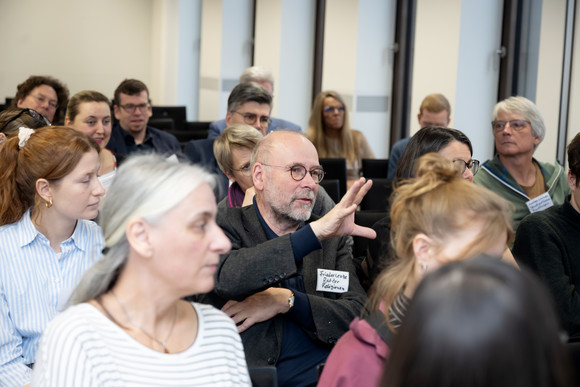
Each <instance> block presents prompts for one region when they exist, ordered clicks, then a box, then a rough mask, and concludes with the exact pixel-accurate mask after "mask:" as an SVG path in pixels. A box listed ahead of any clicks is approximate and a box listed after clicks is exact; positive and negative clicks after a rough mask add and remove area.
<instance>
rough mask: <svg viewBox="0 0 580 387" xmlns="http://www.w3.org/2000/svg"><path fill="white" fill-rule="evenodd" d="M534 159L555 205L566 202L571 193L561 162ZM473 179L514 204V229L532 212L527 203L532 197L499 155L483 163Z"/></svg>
mask: <svg viewBox="0 0 580 387" xmlns="http://www.w3.org/2000/svg"><path fill="white" fill-rule="evenodd" d="M533 160H534V161H535V162H536V163H537V164H538V165H539V166H540V170H541V171H542V174H543V175H544V181H545V183H546V187H545V188H546V192H548V194H549V195H550V197H551V198H552V202H553V203H554V205H558V204H562V203H564V200H565V199H566V196H567V195H569V194H570V187H569V186H568V181H567V179H566V174H565V173H564V168H562V166H561V165H560V164H555V165H554V164H549V163H542V162H539V161H537V160H536V159H533ZM473 181H474V182H475V184H478V185H481V186H483V187H485V188H488V189H490V190H492V191H493V192H495V193H497V194H498V195H500V196H501V197H503V198H504V199H506V200H508V201H509V202H511V203H512V204H513V205H514V213H513V221H514V230H516V229H517V228H518V226H519V224H520V222H521V221H522V219H523V218H524V217H525V216H526V215H528V214H529V213H530V211H529V209H528V206H527V205H526V202H527V201H529V200H530V198H529V197H528V195H526V193H525V192H524V190H523V188H522V187H521V186H520V185H519V184H518V183H517V182H516V180H515V179H514V178H513V177H512V175H510V173H509V172H508V171H507V169H505V167H504V166H503V165H502V163H501V162H500V161H499V158H498V156H497V155H496V156H495V157H494V158H493V159H492V160H487V161H486V162H485V163H483V165H482V166H481V169H480V170H479V172H478V173H477V175H475V177H474V179H473Z"/></svg>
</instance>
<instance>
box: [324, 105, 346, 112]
mask: <svg viewBox="0 0 580 387" xmlns="http://www.w3.org/2000/svg"><path fill="white" fill-rule="evenodd" d="M344 110H345V109H344V106H327V107H325V108H324V109H322V111H324V112H325V113H334V112H335V111H337V112H339V113H342V112H344Z"/></svg>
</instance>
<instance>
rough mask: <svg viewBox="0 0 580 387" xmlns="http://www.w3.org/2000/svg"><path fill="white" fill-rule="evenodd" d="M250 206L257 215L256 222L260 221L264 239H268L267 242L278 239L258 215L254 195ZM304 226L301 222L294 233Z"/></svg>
mask: <svg viewBox="0 0 580 387" xmlns="http://www.w3.org/2000/svg"><path fill="white" fill-rule="evenodd" d="M252 205H253V206H254V210H255V211H256V215H258V220H259V221H260V224H261V225H262V228H263V229H264V232H265V233H266V237H267V238H268V240H270V239H274V238H278V237H279V235H278V234H276V233H275V232H274V231H273V230H272V229H271V228H270V226H268V223H266V221H265V220H264V217H263V216H262V214H261V213H260V210H259V209H258V204H257V203H256V196H255V195H254V198H253V199H252ZM304 224H305V223H304V222H301V223H300V225H299V226H298V228H297V229H296V231H298V230H300V229H301V228H302V227H304ZM296 231H294V232H296Z"/></svg>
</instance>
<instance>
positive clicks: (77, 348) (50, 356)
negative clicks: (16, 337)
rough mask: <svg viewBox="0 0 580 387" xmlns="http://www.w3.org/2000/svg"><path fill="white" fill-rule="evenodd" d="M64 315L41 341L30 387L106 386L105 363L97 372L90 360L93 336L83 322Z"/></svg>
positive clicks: (58, 318) (50, 325)
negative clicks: (69, 319) (67, 318)
mask: <svg viewBox="0 0 580 387" xmlns="http://www.w3.org/2000/svg"><path fill="white" fill-rule="evenodd" d="M64 314H66V312H64V313H63V314H62V315H60V316H58V317H57V318H56V319H54V320H53V321H52V322H51V323H49V325H48V327H47V328H46V330H45V332H44V334H43V336H42V339H41V340H40V345H39V349H38V353H37V356H36V363H35V364H34V373H33V376H32V383H31V386H47V387H49V386H86V387H91V386H102V385H105V384H106V383H103V380H102V378H103V377H104V376H106V373H104V372H103V364H102V362H101V368H100V370H98V371H99V372H97V369H96V367H95V365H94V364H93V359H92V358H91V356H90V352H91V351H90V349H91V347H93V344H94V342H95V341H94V337H93V334H92V333H91V332H90V331H88V330H87V329H86V328H84V327H83V325H85V324H83V323H82V321H80V322H79V321H72V320H71V321H67V320H66V319H64V318H63V317H64ZM91 341H92V342H93V344H91ZM93 352H95V351H93Z"/></svg>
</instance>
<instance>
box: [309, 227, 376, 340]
mask: <svg viewBox="0 0 580 387" xmlns="http://www.w3.org/2000/svg"><path fill="white" fill-rule="evenodd" d="M339 239H340V242H339V248H338V251H337V252H336V254H337V255H336V264H335V268H334V270H338V271H345V272H348V273H349V286H348V291H347V292H344V293H335V294H336V297H335V298H334V297H328V296H322V295H319V293H317V294H307V296H308V300H309V301H310V306H311V310H312V318H313V320H314V325H315V327H316V335H317V336H318V339H319V340H322V341H323V342H326V343H329V344H336V342H337V341H338V339H339V338H340V337H341V336H342V335H343V334H344V333H345V332H346V331H348V327H349V324H350V323H351V321H352V320H353V319H354V318H355V317H357V316H358V315H359V314H360V311H361V309H362V308H363V306H364V303H365V301H366V293H365V291H364V289H363V287H362V285H361V283H360V281H359V279H358V277H357V275H356V269H355V267H354V262H353V259H352V243H353V242H352V238H351V237H342V238H339ZM327 253H328V251H327ZM311 275H315V276H316V275H317V273H311Z"/></svg>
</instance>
